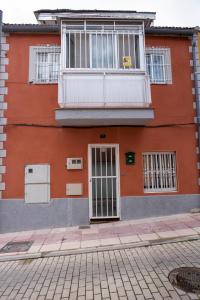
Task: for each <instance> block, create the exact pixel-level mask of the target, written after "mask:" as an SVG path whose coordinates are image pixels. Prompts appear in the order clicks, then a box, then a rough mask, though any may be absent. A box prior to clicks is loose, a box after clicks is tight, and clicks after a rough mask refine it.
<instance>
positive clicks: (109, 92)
mask: <svg viewBox="0 0 200 300" xmlns="http://www.w3.org/2000/svg"><path fill="white" fill-rule="evenodd" d="M150 103H151V92H150V83H149V78H148V76H146V75H144V74H140V73H139V74H134V73H131V72H130V73H126V72H123V71H121V72H119V71H118V72H117V71H116V72H103V73H101V72H99V73H96V72H91V71H90V72H89V71H87V72H84V73H82V72H72V73H69V72H67V73H63V74H62V76H61V78H60V81H59V105H60V107H61V108H75V107H77V108H78V107H82V108H83V107H90V108H92V107H93V108H94V107H117V108H120V107H121V108H122V107H130V108H134V107H137V108H138V107H140V108H145V107H149V105H150Z"/></svg>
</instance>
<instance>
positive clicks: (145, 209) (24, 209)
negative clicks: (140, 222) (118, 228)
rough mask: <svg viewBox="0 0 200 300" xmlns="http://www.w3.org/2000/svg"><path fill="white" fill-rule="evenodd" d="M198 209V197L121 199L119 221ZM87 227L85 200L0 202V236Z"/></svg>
mask: <svg viewBox="0 0 200 300" xmlns="http://www.w3.org/2000/svg"><path fill="white" fill-rule="evenodd" d="M192 208H200V195H162V196H160V195H157V196H156V195H152V196H151V195H150V196H131V197H122V199H121V219H122V220H128V219H139V218H145V217H156V216H164V215H172V214H178V213H186V212H189V211H190V210H191V209H192ZM86 224H89V202H88V199H87V198H65V199H53V200H51V201H50V203H48V204H26V203H25V202H24V200H23V199H4V200H0V232H1V233H4V232H14V231H23V230H32V229H42V228H53V227H67V226H76V225H86Z"/></svg>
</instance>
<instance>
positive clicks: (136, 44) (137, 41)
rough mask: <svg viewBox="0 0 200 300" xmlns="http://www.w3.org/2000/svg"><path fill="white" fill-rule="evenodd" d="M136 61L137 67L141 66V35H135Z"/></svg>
mask: <svg viewBox="0 0 200 300" xmlns="http://www.w3.org/2000/svg"><path fill="white" fill-rule="evenodd" d="M135 62H136V66H135V67H136V68H137V69H139V68H140V47H139V35H136V36H135Z"/></svg>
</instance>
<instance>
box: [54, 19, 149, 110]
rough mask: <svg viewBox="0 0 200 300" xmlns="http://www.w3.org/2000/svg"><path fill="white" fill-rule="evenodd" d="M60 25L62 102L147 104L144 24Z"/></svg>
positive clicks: (70, 104)
mask: <svg viewBox="0 0 200 300" xmlns="http://www.w3.org/2000/svg"><path fill="white" fill-rule="evenodd" d="M69 27H70V25H64V26H62V51H61V52H62V55H61V76H60V79H59V104H60V107H77V106H78V107H81V106H82V107H98V106H99V107H105V106H106V107H109V106H110V107H129V106H131V107H134V106H135V107H148V106H149V104H150V102H151V95H150V83H149V78H148V76H147V75H146V73H145V71H144V45H143V39H144V38H143V27H142V26H140V25H132V26H111V25H86V24H85V25H84V26H82V25H81V26H80V25H76V26H75V25H74V26H71V27H70V28H69Z"/></svg>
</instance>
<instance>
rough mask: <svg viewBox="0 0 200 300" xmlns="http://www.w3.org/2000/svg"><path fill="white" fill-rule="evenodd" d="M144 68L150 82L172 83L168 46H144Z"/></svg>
mask: <svg viewBox="0 0 200 300" xmlns="http://www.w3.org/2000/svg"><path fill="white" fill-rule="evenodd" d="M146 69H147V73H148V74H149V76H150V81H151V83H161V84H165V83H167V84H169V83H172V74H171V58H170V49H169V48H154V47H152V48H146Z"/></svg>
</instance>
